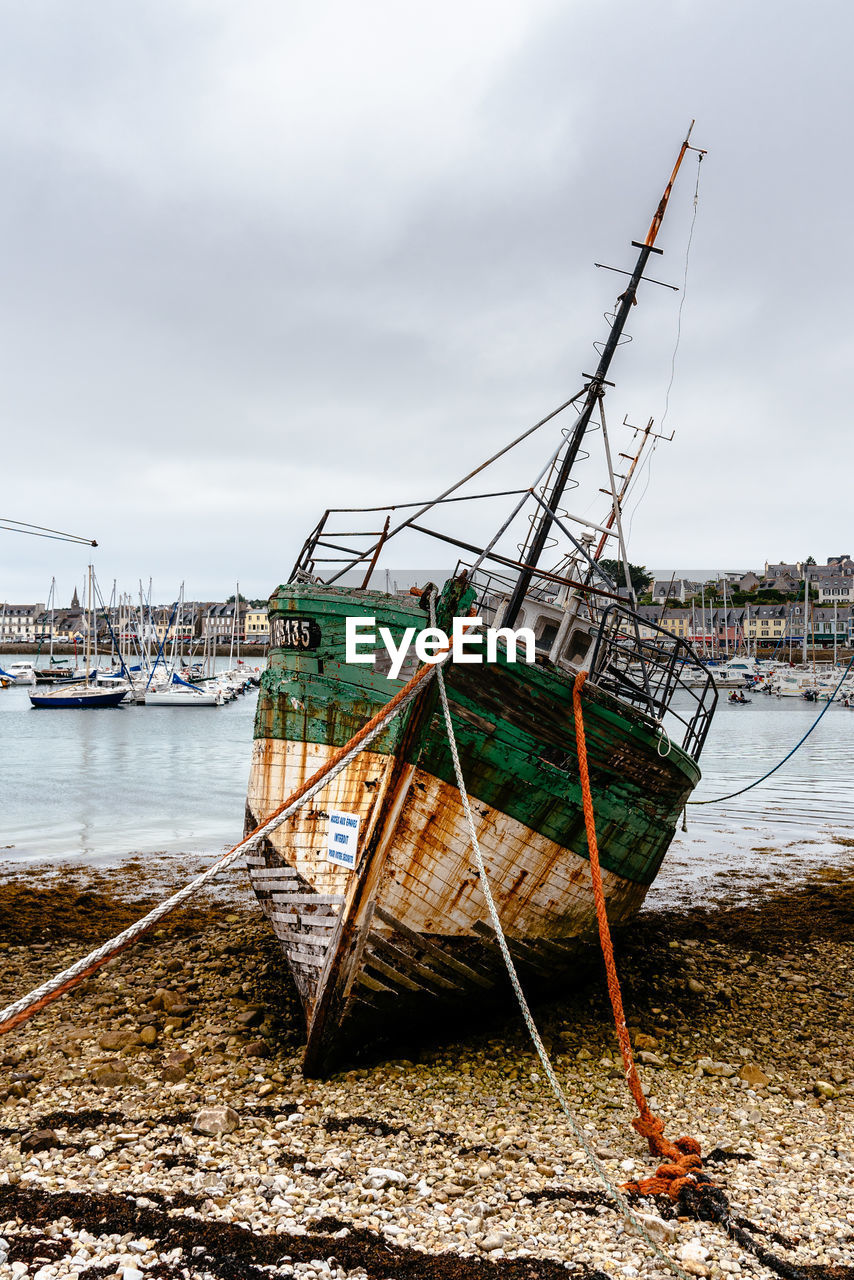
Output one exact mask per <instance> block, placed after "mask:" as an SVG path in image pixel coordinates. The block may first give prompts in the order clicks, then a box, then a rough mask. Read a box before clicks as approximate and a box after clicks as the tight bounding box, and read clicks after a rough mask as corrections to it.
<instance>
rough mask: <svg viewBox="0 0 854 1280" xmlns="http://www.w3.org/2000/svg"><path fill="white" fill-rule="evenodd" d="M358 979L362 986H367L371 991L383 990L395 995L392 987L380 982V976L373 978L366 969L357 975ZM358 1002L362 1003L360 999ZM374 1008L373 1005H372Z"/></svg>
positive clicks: (387, 993)
mask: <svg viewBox="0 0 854 1280" xmlns="http://www.w3.org/2000/svg"><path fill="white" fill-rule="evenodd" d="M356 981H357V982H358V983H359V985H360V986H362V987H367V988H368V990H369V991H383V992H385V994H386V995H394V994H395V993H394V992H393V991H392V989H391V987H387V986H386V985H385V983H383V982H380V980H379V978H372V977H371V975H370V974H369V973H365V971H364V969H362V970H361V972H360V973H359V974H357V975H356ZM358 1003H362V1002H361V1001H359V1002H358ZM370 1007H371V1008H373V1006H370Z"/></svg>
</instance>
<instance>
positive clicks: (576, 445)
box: [502, 120, 694, 627]
mask: <svg viewBox="0 0 854 1280" xmlns="http://www.w3.org/2000/svg"><path fill="white" fill-rule="evenodd" d="M693 127H694V121H693V120H692V121H691V128H689V130H688V134H687V137H686V138H685V141H684V142H683V143H682V146H681V148H680V150H679V155H678V156H677V159H676V164H675V165H674V166H673V172H672V173H671V175H670V181H669V182H668V184H667V186H666V187H665V189H664V195H663V196H662V197H661V200H660V201H659V205H658V208H657V209H656V211H655V215H654V217H653V219H652V222H651V223H650V225H649V231H648V232H647V235H646V239H645V240H644V242H643V243H642V244H640V243H639V242H638V241H636V240H633V241H632V244H633V245H634V246H635V248H637V249H639V250H640V252H639V253H638V258H637V262H636V263H635V268H634V271H633V272H632V274H631V278H630V280H629V283H628V286H627V287H626V290H625V292H624V293H622V294H621V295H620V297H619V299H618V304H619V305H618V307H617V313H616V315H615V317H614V323H613V324H612V326H611V332H610V333H609V335H608V338H607V341H606V342H605V345H604V347H603V348H602V354H601V356H600V357H599V364H598V365H597V367H596V372H595V373H594V374H593V376H592V378H591V379H590V382H589V383H588V386H587V391H586V393H585V397H584V404H583V406H582V409H581V412H580V413H579V415H578V417H577V418H576V420H575V423H574V425H573V427H572V433H571V435H570V437H569V440H568V443H567V447H566V451H565V453H564V455H563V459H562V461H561V464H560V467H559V468H558V471H557V475H556V476H555V479H554V483H553V484H552V487H551V490H550V491H549V493H548V496H547V497H546V499H545V501H546V505H547V507H548V508H549V509H548V510H544V511H543V512H542V515H541V516H540V520H539V524H538V525H537V529H536V532H535V534H534V537H533V540H532V542H531V546H530V549H529V550H528V552H527V555H526V557H525V568H524V569H523V570H522V571H521V573H520V574H519V577H518V578H517V580H516V585H515V586H514V588H513V592H512V594H511V596H510V599H509V601H508V603H507V608H506V609H505V611H504V613H503V615H502V626H505V627H512V626H513V624H514V622H515V621H516V618H517V617H518V614H519V609H520V608H521V606H522V601H523V600H524V599H525V596H526V594H527V591H528V587H529V586H530V584H531V578H532V577H533V574H534V570H535V569H536V567H537V564H538V563H539V559H540V556H541V555H542V553H543V549H544V548H545V545H546V542H547V540H548V536H549V532H550V530H551V527H552V524H553V523H554V515H553V514H552V512H557V509H558V506H559V504H560V500H561V498H562V496H563V492H564V489H565V488H566V485H567V482H568V480H569V477H570V474H571V472H572V469H573V467H574V466H575V462H576V459H577V457H578V451H579V449H580V448H581V442H582V440H583V439H584V436H585V433H586V431H587V428H588V426H589V425H590V419H591V418H592V416H593V413H594V411H595V409H596V407H597V406H598V404H599V401H600V399H601V397H602V395H603V394H604V390H605V381H606V374H607V373H608V370H609V368H610V365H611V360H612V358H613V355H614V352H615V351H616V350H617V347H618V346H619V343H620V339H621V337H622V336H623V329H624V328H625V326H626V321H627V319H628V317H629V312H630V311H631V309H632V307H633V306H634V305H635V303H636V301H637V290H638V285H639V284H640V282H641V279H642V278H643V273H644V270H645V268H646V264H647V262H648V261H649V258H650V255H651V254H653V253H661V249H656V247H655V240H656V236H657V235H658V232H659V228H660V227H661V223H662V221H663V219H664V214H665V210H666V209H667V202H668V200H669V199H670V192H671V191H672V189H673V183H674V182H675V180H676V175H677V174H678V172H679V169H680V166H681V164H682V161H683V160H684V158H685V153H686V151H687V150H688V147H689V139H690V137H691V129H693Z"/></svg>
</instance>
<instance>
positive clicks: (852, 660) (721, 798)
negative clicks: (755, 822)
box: [688, 657, 854, 804]
mask: <svg viewBox="0 0 854 1280" xmlns="http://www.w3.org/2000/svg"><path fill="white" fill-rule="evenodd" d="M852 666H854V657H852V658H850V659H849V662H848V666H847V667H846V668H845V670H844V671H843V673H842V675H841V676H840V678H839V684H838V685H837V686H836V688H835V689H834V690H833V693H832V694H831V695H830V697H829V698H828V700H827V702H826V703H825V704H824V706H823V707H822V709H821V711H820V712H819V713H818V715H817V716H816V718H815V720H813V722H812V724H811V725H810V727H809V728H808V729H807V731H806V733H805V734H804V736H803V737H802V738H800V739H799V740H798V741H797V742H796V743H795V745H794V746H793V747H792V749H791V751H790V752H789V754H788V755H785V756H783V759H782V760H781V761H780V762H779V764H775V765H774V768H773V769H769V770H768V772H767V773H763V775H762V777H761V778H757V779H756V781H755V782H750V783H748V785H747V786H746V787H741V788H740V789H739V790H738V791H731V792H730V794H729V795H728V796H716V797H715V798H714V800H689V801H688V804H722V803H723V802H724V800H734V799H735V797H736V796H743V795H744V793H745V791H752V790H753V788H754V787H758V786H759V784H760V782H764V781H765V779H766V778H770V777H771V774H772V773H776V772H777V770H778V769H781V768H782V767H783V765H784V764H785V763H786V761H787V760H791V758H792V756H793V755H794V754H795V752H796V751H797V750H798V747H800V746H802V745H803V744H804V743H805V742H806V740H807V738H808V737H809V736H810V734H811V733H812V731H813V729H815V728H816V727H817V726H818V722H819V720H820V719H821V717H822V716H823V715H824V714H825V712H826V711H827V710H828V708H829V707H830V704H831V702H833V699H834V698H835V697H836V695H837V693H838V692H839V690H840V689H841V688H842V682H843V681H844V680H845V678H846V676H847V675H848V672H849V671H850V670H851V668H852Z"/></svg>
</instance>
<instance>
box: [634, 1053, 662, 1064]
mask: <svg viewBox="0 0 854 1280" xmlns="http://www.w3.org/2000/svg"><path fill="white" fill-rule="evenodd" d="M637 1057H638V1061H639V1062H642V1063H643V1064H644V1066H646V1067H663V1066H664V1059H663V1058H659V1056H658V1054H657V1053H652V1052H650V1050H649V1049H641V1051H640V1053H639V1054H638V1055H637Z"/></svg>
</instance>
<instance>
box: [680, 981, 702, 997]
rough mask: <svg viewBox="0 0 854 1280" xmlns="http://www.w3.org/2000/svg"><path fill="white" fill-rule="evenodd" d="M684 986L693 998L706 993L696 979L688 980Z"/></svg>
mask: <svg viewBox="0 0 854 1280" xmlns="http://www.w3.org/2000/svg"><path fill="white" fill-rule="evenodd" d="M685 986H686V987H687V988H688V990H689V991H690V992H691V994H692V995H694V996H702V995H705V993H706V988H705V987H704V986H703V984H702V982H698V981H697V979H696V978H689V979H688V981H687V982H686V983H685Z"/></svg>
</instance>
